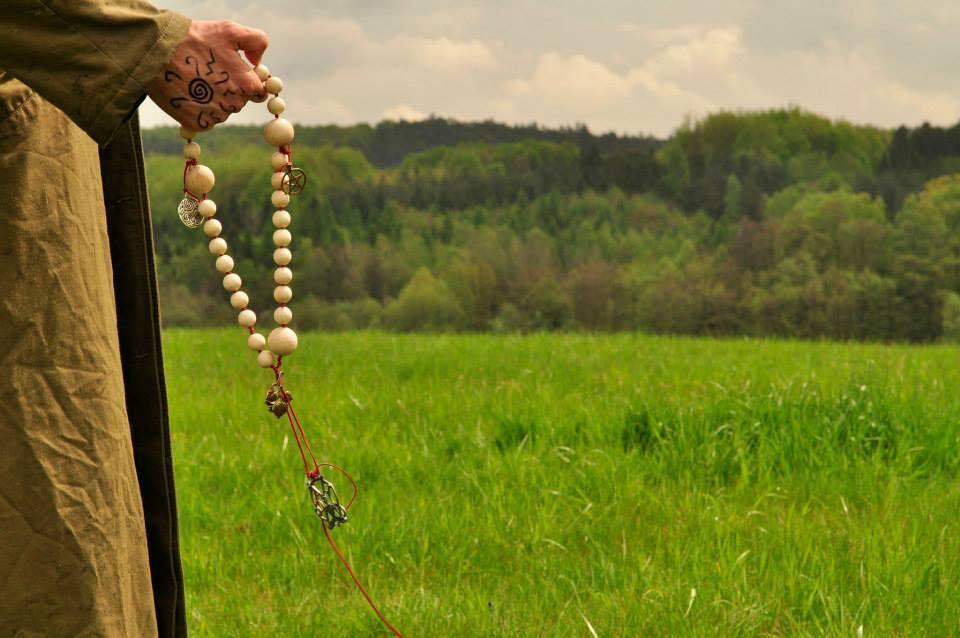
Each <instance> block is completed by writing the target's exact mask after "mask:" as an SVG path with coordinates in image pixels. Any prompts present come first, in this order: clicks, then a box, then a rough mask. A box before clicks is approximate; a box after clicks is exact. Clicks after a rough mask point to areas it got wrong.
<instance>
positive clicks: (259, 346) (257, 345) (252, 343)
mask: <svg viewBox="0 0 960 638" xmlns="http://www.w3.org/2000/svg"><path fill="white" fill-rule="evenodd" d="M265 345H267V338H266V337H264V336H263V335H262V334H260V333H259V332H254V333H253V334H252V335H250V336H249V337H247V347H248V348H250V349H251V350H256V351H258V352H259V351H260V350H263V347H264V346H265Z"/></svg>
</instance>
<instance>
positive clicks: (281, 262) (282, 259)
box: [273, 248, 293, 266]
mask: <svg viewBox="0 0 960 638" xmlns="http://www.w3.org/2000/svg"><path fill="white" fill-rule="evenodd" d="M291 261H293V253H292V252H290V249H289V248H277V249H276V250H275V251H273V263H275V264H276V265H278V266H286V265H287V264H289V263H290V262H291Z"/></svg>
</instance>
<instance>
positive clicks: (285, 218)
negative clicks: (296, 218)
mask: <svg viewBox="0 0 960 638" xmlns="http://www.w3.org/2000/svg"><path fill="white" fill-rule="evenodd" d="M273 225H274V226H276V227H277V228H286V227H287V226H289V225H290V213H288V212H287V211H285V210H278V211H277V212H275V213H274V214H273Z"/></svg>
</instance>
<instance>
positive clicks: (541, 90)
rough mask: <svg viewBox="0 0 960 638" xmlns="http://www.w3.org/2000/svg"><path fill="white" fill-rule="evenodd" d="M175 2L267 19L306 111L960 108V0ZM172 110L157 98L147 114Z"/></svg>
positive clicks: (659, 129) (838, 113) (660, 128)
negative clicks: (958, 62) (957, 63)
mask: <svg viewBox="0 0 960 638" xmlns="http://www.w3.org/2000/svg"><path fill="white" fill-rule="evenodd" d="M167 4H168V6H169V7H170V8H172V9H175V10H179V11H181V12H183V13H186V14H188V15H193V16H195V17H198V18H204V19H215V18H228V19H233V20H237V21H239V22H245V23H249V24H252V26H259V27H261V28H264V29H266V30H267V31H268V32H269V33H270V34H271V36H272V39H273V45H272V46H271V50H270V51H269V52H268V56H267V63H268V64H269V65H270V66H271V68H272V69H273V70H274V71H275V72H276V73H277V74H278V75H281V76H282V77H284V79H285V80H286V83H287V87H288V91H287V92H288V94H289V100H288V101H289V102H290V106H291V108H290V114H291V116H292V117H294V118H296V119H299V120H300V121H303V122H311V123H312V122H325V121H337V122H341V123H345V122H347V121H353V120H366V121H369V120H377V119H379V118H380V117H381V116H382V115H383V114H384V113H409V114H415V113H417V112H420V113H437V114H440V115H449V116H454V117H460V118H464V119H468V118H482V117H490V116H494V117H499V118H504V119H509V120H514V121H522V122H529V121H534V120H537V121H540V122H544V123H548V124H569V123H572V122H575V121H582V122H586V123H587V124H589V125H590V126H591V127H592V128H594V129H598V130H603V129H615V130H620V131H631V132H654V133H657V134H660V135H665V134H668V133H669V132H670V130H671V129H672V128H673V127H674V126H676V125H678V124H679V123H680V122H681V121H682V120H683V118H684V116H685V115H687V114H694V115H702V114H704V113H705V112H707V111H709V110H712V109H718V108H727V109H731V108H738V107H746V108H766V107H774V106H780V105H785V104H800V105H802V106H807V107H810V108H813V109H815V110H819V111H821V112H823V113H825V114H827V115H830V116H833V117H846V118H848V119H854V120H860V121H865V122H871V123H876V124H881V125H895V124H898V123H900V122H906V123H910V124H917V123H919V122H920V121H922V120H924V119H930V120H933V121H936V122H939V123H948V122H952V121H954V120H955V119H956V118H957V117H958V115H960V94H958V92H957V89H958V88H960V87H958V86H957V80H956V79H955V76H956V72H955V71H954V69H953V60H954V59H956V58H957V54H958V53H960V51H958V49H960V44H958V43H957V41H956V38H955V34H956V33H957V32H958V28H960V5H957V4H955V3H948V2H933V1H929V0H926V1H925V0H919V1H916V2H910V1H907V0H896V1H891V0H887V1H879V0H876V1H870V0H833V1H829V0H808V1H805V2H802V3H801V2H787V1H783V0H727V1H718V2H713V3H704V2H692V1H684V0H680V1H675V2H669V1H666V0H657V1H653V2H637V1H636V0H599V1H596V2H590V3H584V2H580V1H576V2H575V1H573V0H553V1H549V0H482V1H481V0H461V1H450V0H447V1H441V0H328V1H326V2H317V1H316V0H289V1H288V2H285V3H283V5H282V6H283V11H282V12H277V10H276V5H275V4H273V3H266V2H263V1H258V2H251V1H249V0H246V1H244V0H203V1H201V2H191V1H187V0H171V1H170V2H168V3H167ZM431 56H434V57H433V58H431ZM436 56H441V57H442V58H443V59H437V57H436ZM565 73H575V74H577V77H575V78H573V77H569V76H565V75H564V74H565ZM258 115H259V113H258V114H252V113H251V114H247V113H244V114H241V116H240V119H241V120H245V121H257V120H258V119H259V117H258ZM161 118H162V116H161V115H158V113H157V111H156V109H151V107H145V112H144V119H145V121H147V122H158V121H161Z"/></svg>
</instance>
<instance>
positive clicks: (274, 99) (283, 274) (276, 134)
mask: <svg viewBox="0 0 960 638" xmlns="http://www.w3.org/2000/svg"><path fill="white" fill-rule="evenodd" d="M254 72H255V73H256V74H257V77H259V78H260V80H261V81H262V82H263V88H264V95H265V96H266V97H265V98H264V99H266V102H267V110H269V111H270V113H271V114H273V116H274V118H273V119H272V120H270V122H269V123H268V124H267V125H266V126H265V127H264V129H263V137H264V139H265V140H266V141H267V143H268V144H269V145H270V146H272V147H274V148H276V149H277V150H276V152H274V153H273V155H272V156H271V158H270V164H271V166H272V170H273V173H272V175H271V177H270V184H271V186H272V187H273V193H272V194H271V195H270V202H271V203H272V204H273V207H274V208H275V209H276V210H275V212H274V213H273V216H272V221H273V225H274V226H275V227H276V230H275V231H274V233H273V243H274V246H276V249H275V250H274V251H273V261H274V263H275V264H276V266H277V267H276V269H275V270H274V271H273V281H274V284H275V287H274V289H273V299H274V301H276V302H277V308H276V310H274V312H273V320H274V322H276V324H277V327H276V328H274V329H273V330H271V331H270V333H269V335H267V336H266V337H264V336H263V334H261V333H259V332H257V330H256V328H255V326H256V323H257V314H256V313H255V312H254V311H253V310H251V309H250V308H249V305H250V297H249V296H248V295H247V293H245V292H243V291H242V290H241V289H240V288H241V286H242V284H243V280H242V279H241V278H240V275H238V274H236V273H235V272H234V271H233V269H234V267H235V265H236V264H235V262H234V260H233V258H232V257H231V256H230V255H228V254H227V242H226V240H225V239H223V237H222V236H221V235H222V233H223V224H222V223H221V222H220V221H219V220H218V219H216V214H217V205H216V203H214V201H213V200H211V199H208V198H207V196H208V195H209V194H210V192H211V191H212V190H213V188H214V185H215V183H216V178H215V176H214V174H213V171H212V170H210V168H209V167H207V166H204V165H203V164H200V163H199V160H200V145H199V144H197V143H196V142H195V141H194V138H195V137H196V136H197V134H198V132H197V131H193V130H191V129H188V128H186V127H181V128H180V137H182V138H183V139H184V141H185V142H184V145H183V157H184V167H183V195H184V196H183V199H182V200H181V202H180V206H179V208H178V211H177V212H178V214H179V216H180V219H181V221H183V223H184V224H185V225H186V226H187V227H188V228H197V227H199V226H202V227H203V233H204V234H205V235H206V236H207V237H209V238H210V240H209V243H208V244H207V245H208V247H209V249H210V252H211V253H212V254H213V255H214V256H215V257H216V262H215V265H216V269H217V271H218V272H219V273H221V274H222V275H223V288H224V290H226V291H227V292H229V293H230V305H231V306H233V308H234V309H235V310H237V311H238V314H237V322H238V323H239V324H240V325H241V326H242V327H244V328H246V330H247V347H248V348H249V349H250V350H252V351H254V352H256V353H257V364H258V365H260V367H262V368H269V369H271V370H272V371H273V374H274V380H273V384H272V385H271V386H270V388H269V389H268V390H267V396H266V401H265V403H266V405H267V409H268V410H270V412H271V413H272V414H273V415H274V416H276V417H277V418H282V417H283V416H286V417H287V419H288V420H289V421H290V429H291V431H292V432H293V436H294V440H295V441H296V442H297V447H298V449H299V451H300V458H301V459H302V461H303V468H304V472H305V473H306V485H307V491H308V493H309V495H310V500H311V503H312V505H313V510H314V513H315V514H316V515H317V517H318V518H319V519H320V521H321V523H322V524H323V532H324V535H325V536H326V538H327V542H328V543H329V544H330V547H331V548H332V549H333V551H334V552H335V553H336V555H337V557H338V558H339V559H340V561H341V562H342V563H343V565H344V567H345V568H346V569H347V571H348V573H349V574H350V577H351V578H352V579H353V582H354V583H355V584H356V586H357V588H358V589H359V590H360V593H361V594H363V597H364V598H365V599H366V601H367V603H368V604H369V605H370V607H371V608H372V609H373V611H374V612H375V613H376V615H377V617H379V618H380V620H381V622H383V624H384V625H385V626H386V627H387V628H389V629H390V631H392V632H393V634H394V635H395V636H401V634H400V632H399V631H398V630H397V629H396V628H395V627H394V626H393V625H391V624H390V622H389V621H388V620H387V619H386V617H385V616H384V615H383V614H382V613H381V612H380V610H379V609H378V608H377V606H376V605H375V604H374V602H373V600H372V599H371V598H370V595H369V594H368V593H367V592H366V590H365V589H364V588H363V586H362V585H361V584H360V581H359V579H358V578H357V576H356V574H355V573H354V571H353V568H352V567H351V566H350V564H349V562H347V560H346V558H345V557H344V555H343V553H342V552H341V551H340V549H339V547H337V544H336V543H335V542H334V540H333V538H332V537H331V535H330V530H331V529H333V528H335V527H338V526H340V525H343V524H344V523H346V522H347V510H349V509H350V506H351V505H352V504H353V502H354V500H355V499H356V497H357V484H356V482H355V481H354V480H353V478H352V477H351V476H350V475H349V474H348V473H347V472H346V471H345V470H343V468H341V467H339V466H337V465H334V464H332V463H319V462H318V461H317V458H316V456H315V455H314V453H313V450H312V449H311V448H310V443H309V442H308V441H307V437H306V434H305V432H304V430H303V426H301V424H300V419H299V418H298V417H297V414H296V411H295V410H294V408H293V396H292V395H291V394H290V392H289V391H288V390H287V389H286V387H285V386H284V381H283V358H284V357H287V356H290V355H291V354H293V353H294V352H295V351H296V350H297V345H298V339H297V333H296V332H294V331H293V329H292V328H290V327H289V324H290V322H291V321H292V320H293V311H292V310H291V309H290V307H289V305H288V304H289V303H290V300H291V299H292V298H293V289H292V288H291V287H290V284H291V283H292V281H293V270H292V269H291V268H290V263H291V262H292V261H293V253H292V252H291V250H290V244H291V243H292V241H293V235H292V234H291V233H290V230H289V226H290V223H291V216H290V212H289V211H288V210H287V206H289V205H290V200H291V196H295V195H297V194H299V193H301V192H302V191H303V189H304V187H305V185H306V180H307V178H306V173H304V171H303V170H301V169H299V168H296V167H295V166H294V165H293V147H292V143H293V138H294V129H293V124H291V123H290V122H289V121H288V120H286V119H284V118H282V117H280V116H281V115H282V114H283V112H284V111H285V110H286V104H285V103H284V100H283V98H281V97H280V92H281V91H283V82H282V81H281V80H280V78H277V77H273V76H271V75H270V71H269V69H267V67H265V66H264V65H262V64H261V65H258V66H257V67H256V68H255V69H254ZM257 101H263V100H257ZM324 467H328V468H332V469H334V470H337V471H339V472H341V473H342V474H343V475H344V476H345V477H346V478H347V479H348V480H349V481H350V483H351V484H352V486H353V496H352V497H351V498H350V500H349V501H348V502H347V504H346V505H341V503H340V499H339V497H338V495H337V491H336V489H335V488H334V486H333V484H332V483H330V481H328V480H327V479H326V478H324V476H323V474H322V473H321V468H324Z"/></svg>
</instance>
